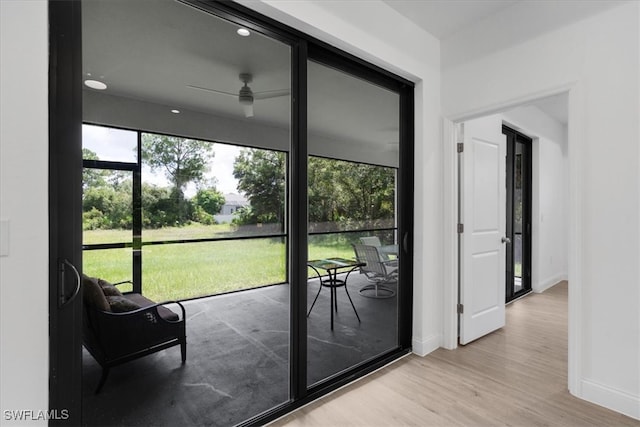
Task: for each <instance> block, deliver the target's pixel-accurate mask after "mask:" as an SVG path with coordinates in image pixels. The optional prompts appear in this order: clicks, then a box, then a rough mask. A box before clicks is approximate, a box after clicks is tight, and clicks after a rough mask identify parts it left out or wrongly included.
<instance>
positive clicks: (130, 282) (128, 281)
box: [112, 280, 133, 286]
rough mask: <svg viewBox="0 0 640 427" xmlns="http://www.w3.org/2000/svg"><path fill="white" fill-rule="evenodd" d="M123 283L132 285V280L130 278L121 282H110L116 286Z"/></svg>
mask: <svg viewBox="0 0 640 427" xmlns="http://www.w3.org/2000/svg"><path fill="white" fill-rule="evenodd" d="M125 283H129V284H131V285H133V282H132V281H131V280H123V281H122V282H118V283H112V285H113V286H118V285H124V284H125Z"/></svg>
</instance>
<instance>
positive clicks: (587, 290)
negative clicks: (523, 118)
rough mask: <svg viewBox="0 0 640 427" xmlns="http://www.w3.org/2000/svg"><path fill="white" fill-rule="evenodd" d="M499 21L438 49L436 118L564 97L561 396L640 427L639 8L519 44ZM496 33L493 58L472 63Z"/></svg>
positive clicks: (631, 5) (620, 9) (633, 5)
mask: <svg viewBox="0 0 640 427" xmlns="http://www.w3.org/2000/svg"><path fill="white" fill-rule="evenodd" d="M531 7H533V6H532V3H531V2H522V3H521V4H517V5H514V6H513V7H510V8H508V13H509V14H510V15H513V14H514V13H515V12H517V11H518V10H519V11H520V12H522V16H529V17H530V16H531V15H526V13H527V12H528V10H529V8H531ZM514 8H515V9H514ZM504 18H505V16H504V15H500V14H498V15H496V16H494V17H490V18H489V19H487V20H485V21H483V22H482V23H480V24H479V25H480V26H479V27H476V28H472V29H470V30H469V32H468V33H463V34H460V35H458V36H456V37H454V38H452V39H451V40H448V41H446V42H444V43H443V45H442V49H443V55H444V54H445V53H446V56H447V58H454V59H455V60H447V65H446V66H445V67H444V68H443V70H442V104H443V112H444V114H445V116H447V117H449V118H452V119H460V118H465V117H472V116H474V115H478V114H480V113H483V112H486V113H489V112H493V111H497V110H504V108H505V107H506V106H509V105H514V104H515V103H517V102H520V101H523V100H529V99H531V98H533V97H535V96H536V95H540V96H541V95H542V94H551V93H554V92H559V91H561V90H564V89H569V129H568V134H569V181H570V201H569V221H570V222H569V227H570V230H569V242H570V243H569V244H570V247H569V297H570V303H569V316H570V324H569V330H570V335H569V388H570V391H571V392H572V393H573V394H575V395H577V396H579V397H582V398H585V399H587V400H590V401H593V402H595V403H598V404H600V405H603V406H606V407H609V408H612V409H614V410H617V411H619V412H622V413H625V414H628V415H631V416H633V417H636V418H640V295H639V293H640V286H639V285H638V280H639V277H640V274H639V273H640V271H639V268H640V263H639V262H638V260H639V259H640V247H639V241H640V239H639V237H640V234H639V233H640V227H639V223H640V222H639V221H638V219H639V218H640V191H639V186H640V176H639V171H640V152H639V149H638V147H639V146H640V144H639V138H640V129H639V127H638V117H639V115H640V106H639V100H640V96H639V94H640V91H639V76H640V67H639V59H640V54H639V52H640V49H639V47H638V45H639V43H640V36H639V33H640V3H639V2H628V3H625V4H623V5H621V6H617V7H615V8H613V9H611V10H608V11H605V12H603V13H600V14H598V15H596V16H593V17H590V18H587V19H585V20H583V21H581V22H577V23H574V24H572V25H569V26H567V27H564V28H560V29H557V30H553V31H548V32H546V33H544V34H539V35H535V36H533V37H531V38H528V39H524V40H523V39H522V38H521V37H520V35H519V34H517V31H518V29H517V28H512V29H513V34H511V33H509V32H508V31H506V30H505V25H504V22H505V21H504ZM541 22H542V21H539V22H538V23H541ZM500 31H502V33H501V34H500V37H501V40H502V42H501V44H500V46H498V47H497V48H495V49H493V50H491V51H487V53H486V54H485V55H480V56H479V55H477V54H476V52H475V50H474V47H475V46H483V44H490V43H491V40H492V39H495V36H496V34H498V33H499V32H500ZM511 36H513V37H511ZM510 40H514V42H513V44H512V43H509V41H510ZM465 58H467V59H465Z"/></svg>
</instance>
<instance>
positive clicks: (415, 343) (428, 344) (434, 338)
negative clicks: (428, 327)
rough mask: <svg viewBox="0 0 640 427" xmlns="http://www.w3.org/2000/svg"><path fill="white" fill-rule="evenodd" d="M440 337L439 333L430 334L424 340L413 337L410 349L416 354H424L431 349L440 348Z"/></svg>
mask: <svg viewBox="0 0 640 427" xmlns="http://www.w3.org/2000/svg"><path fill="white" fill-rule="evenodd" d="M441 340H442V337H441V336H440V335H431V336H430V337H427V338H426V339H424V340H417V339H415V338H414V339H413V340H412V341H411V351H412V352H413V353H414V354H416V355H418V356H421V357H423V356H426V355H427V354H429V353H431V352H432V351H435V350H437V349H438V348H440V342H441Z"/></svg>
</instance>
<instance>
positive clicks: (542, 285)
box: [532, 273, 568, 294]
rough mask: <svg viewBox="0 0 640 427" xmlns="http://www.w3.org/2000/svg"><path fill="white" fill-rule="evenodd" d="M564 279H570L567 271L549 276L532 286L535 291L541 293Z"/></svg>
mask: <svg viewBox="0 0 640 427" xmlns="http://www.w3.org/2000/svg"><path fill="white" fill-rule="evenodd" d="M563 280H568V275H567V273H560V274H556V275H555V276H553V277H549V278H548V279H546V280H541V281H539V282H538V283H537V284H536V285H533V286H532V288H533V289H532V290H533V292H535V293H537V294H540V293H542V292H544V291H546V290H547V289H549V288H551V287H553V286H554V285H556V284H558V282H561V281H563Z"/></svg>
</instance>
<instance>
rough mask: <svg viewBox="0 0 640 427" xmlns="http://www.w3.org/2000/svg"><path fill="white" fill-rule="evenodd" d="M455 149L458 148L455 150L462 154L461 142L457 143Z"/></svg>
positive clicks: (462, 144) (462, 145)
mask: <svg viewBox="0 0 640 427" xmlns="http://www.w3.org/2000/svg"><path fill="white" fill-rule="evenodd" d="M457 147H458V148H457V150H458V153H463V152H464V143H463V142H458V144H457Z"/></svg>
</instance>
